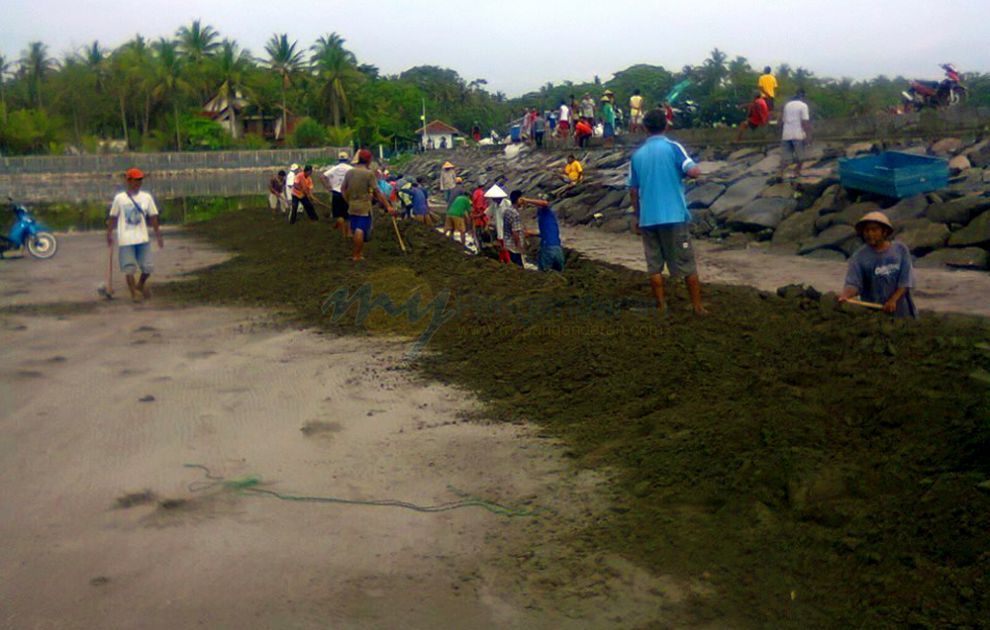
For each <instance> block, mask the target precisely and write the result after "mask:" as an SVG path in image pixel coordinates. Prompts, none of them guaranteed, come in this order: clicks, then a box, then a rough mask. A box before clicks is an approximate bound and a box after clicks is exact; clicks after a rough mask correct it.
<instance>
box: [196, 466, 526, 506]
mask: <svg viewBox="0 0 990 630" xmlns="http://www.w3.org/2000/svg"><path fill="white" fill-rule="evenodd" d="M183 466H184V467H185V468H198V469H200V470H202V471H203V472H204V473H205V475H206V478H207V479H208V480H209V481H196V482H193V483H191V484H189V486H188V487H189V491H190V492H204V491H206V490H211V489H217V488H219V489H223V490H236V491H238V492H242V493H250V494H257V495H264V496H270V497H275V498H276V499H281V500H282V501H301V502H306V503H341V504H344V505H376V506H382V507H398V508H405V509H407V510H413V511H416V512H448V511H450V510H458V509H461V508H467V507H480V508H482V509H484V510H488V511H489V512H491V513H493V514H498V515H499V516H533V515H534V514H536V512H535V511H533V510H515V509H512V508H509V507H506V506H504V505H499V504H498V503H493V502H491V501H486V500H484V499H480V498H478V497H474V496H471V495H469V494H467V493H464V492H461V491H460V490H458V489H457V488H454V487H453V486H450V485H448V486H447V489H448V490H450V491H451V492H453V493H454V494H456V495H457V496H459V497H461V500H460V501H449V502H447V503H440V504H438V505H416V504H415V503H409V502H407V501H396V500H394V499H371V500H361V499H342V498H339V497H320V496H306V495H296V494H286V493H284V492H276V491H275V490H269V489H267V488H261V487H259V486H260V485H261V477H259V476H257V475H247V476H244V477H238V478H236V479H226V478H224V477H220V476H218V475H214V474H213V473H212V472H210V469H209V468H207V467H206V466H203V465H202V464H183Z"/></svg>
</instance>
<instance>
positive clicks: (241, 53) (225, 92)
mask: <svg viewBox="0 0 990 630" xmlns="http://www.w3.org/2000/svg"><path fill="white" fill-rule="evenodd" d="M214 62H215V65H216V71H217V74H218V75H219V78H220V87H219V88H217V94H216V97H215V98H216V99H217V100H218V101H219V102H221V103H222V102H226V103H227V107H228V108H229V109H230V134H231V135H232V136H234V137H235V138H237V137H240V129H239V127H238V125H237V100H238V98H239V96H240V93H241V89H242V88H243V87H244V80H245V77H246V76H247V72H248V70H249V69H250V68H251V54H250V53H249V52H248V51H246V50H239V49H238V46H237V42H235V41H232V40H229V39H224V40H223V42H222V43H221V45H220V52H219V53H218V54H217V55H216V57H214Z"/></svg>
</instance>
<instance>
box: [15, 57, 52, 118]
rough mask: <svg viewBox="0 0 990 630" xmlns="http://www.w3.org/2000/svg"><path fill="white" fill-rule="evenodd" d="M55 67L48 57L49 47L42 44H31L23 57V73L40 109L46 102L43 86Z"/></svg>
mask: <svg viewBox="0 0 990 630" xmlns="http://www.w3.org/2000/svg"><path fill="white" fill-rule="evenodd" d="M54 67H55V61H54V60H53V59H51V58H50V57H49V56H48V46H45V45H44V44H42V43H41V42H31V43H30V44H28V48H27V50H25V51H24V52H23V53H22V55H21V72H23V73H25V74H26V75H27V78H28V85H29V89H30V91H31V96H32V97H33V98H34V101H35V103H36V104H37V105H38V109H43V108H44V100H43V99H42V98H41V84H42V82H43V81H44V79H45V75H47V74H48V73H49V72H50V71H51V70H52V69H53V68H54Z"/></svg>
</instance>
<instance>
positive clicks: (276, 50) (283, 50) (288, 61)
mask: <svg viewBox="0 0 990 630" xmlns="http://www.w3.org/2000/svg"><path fill="white" fill-rule="evenodd" d="M296 44H297V42H292V43H291V44H290V43H289V36H288V35H286V34H285V33H282V34H281V35H279V34H275V35H272V38H271V39H269V40H268V43H267V44H265V52H266V53H268V59H267V61H266V62H265V63H267V64H268V67H269V68H271V70H272V72H274V73H275V74H277V75H278V76H279V78H281V79H282V133H283V134H284V133H285V131H286V129H288V126H287V125H288V114H287V111H288V109H287V108H286V105H285V91H286V90H287V89H288V87H289V83H291V81H292V77H294V76H295V75H296V74H298V73H299V71H300V70H301V69H302V64H303V52H302V51H301V50H296Z"/></svg>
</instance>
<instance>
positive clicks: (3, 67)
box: [0, 55, 11, 125]
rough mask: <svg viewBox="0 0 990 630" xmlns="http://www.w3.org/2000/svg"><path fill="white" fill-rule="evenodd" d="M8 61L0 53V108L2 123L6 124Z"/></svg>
mask: <svg viewBox="0 0 990 630" xmlns="http://www.w3.org/2000/svg"><path fill="white" fill-rule="evenodd" d="M10 67H11V65H10V62H9V61H7V58H6V57H4V56H3V55H0V110H2V111H3V124H5V125H6V124H7V75H8V74H9V73H10Z"/></svg>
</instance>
